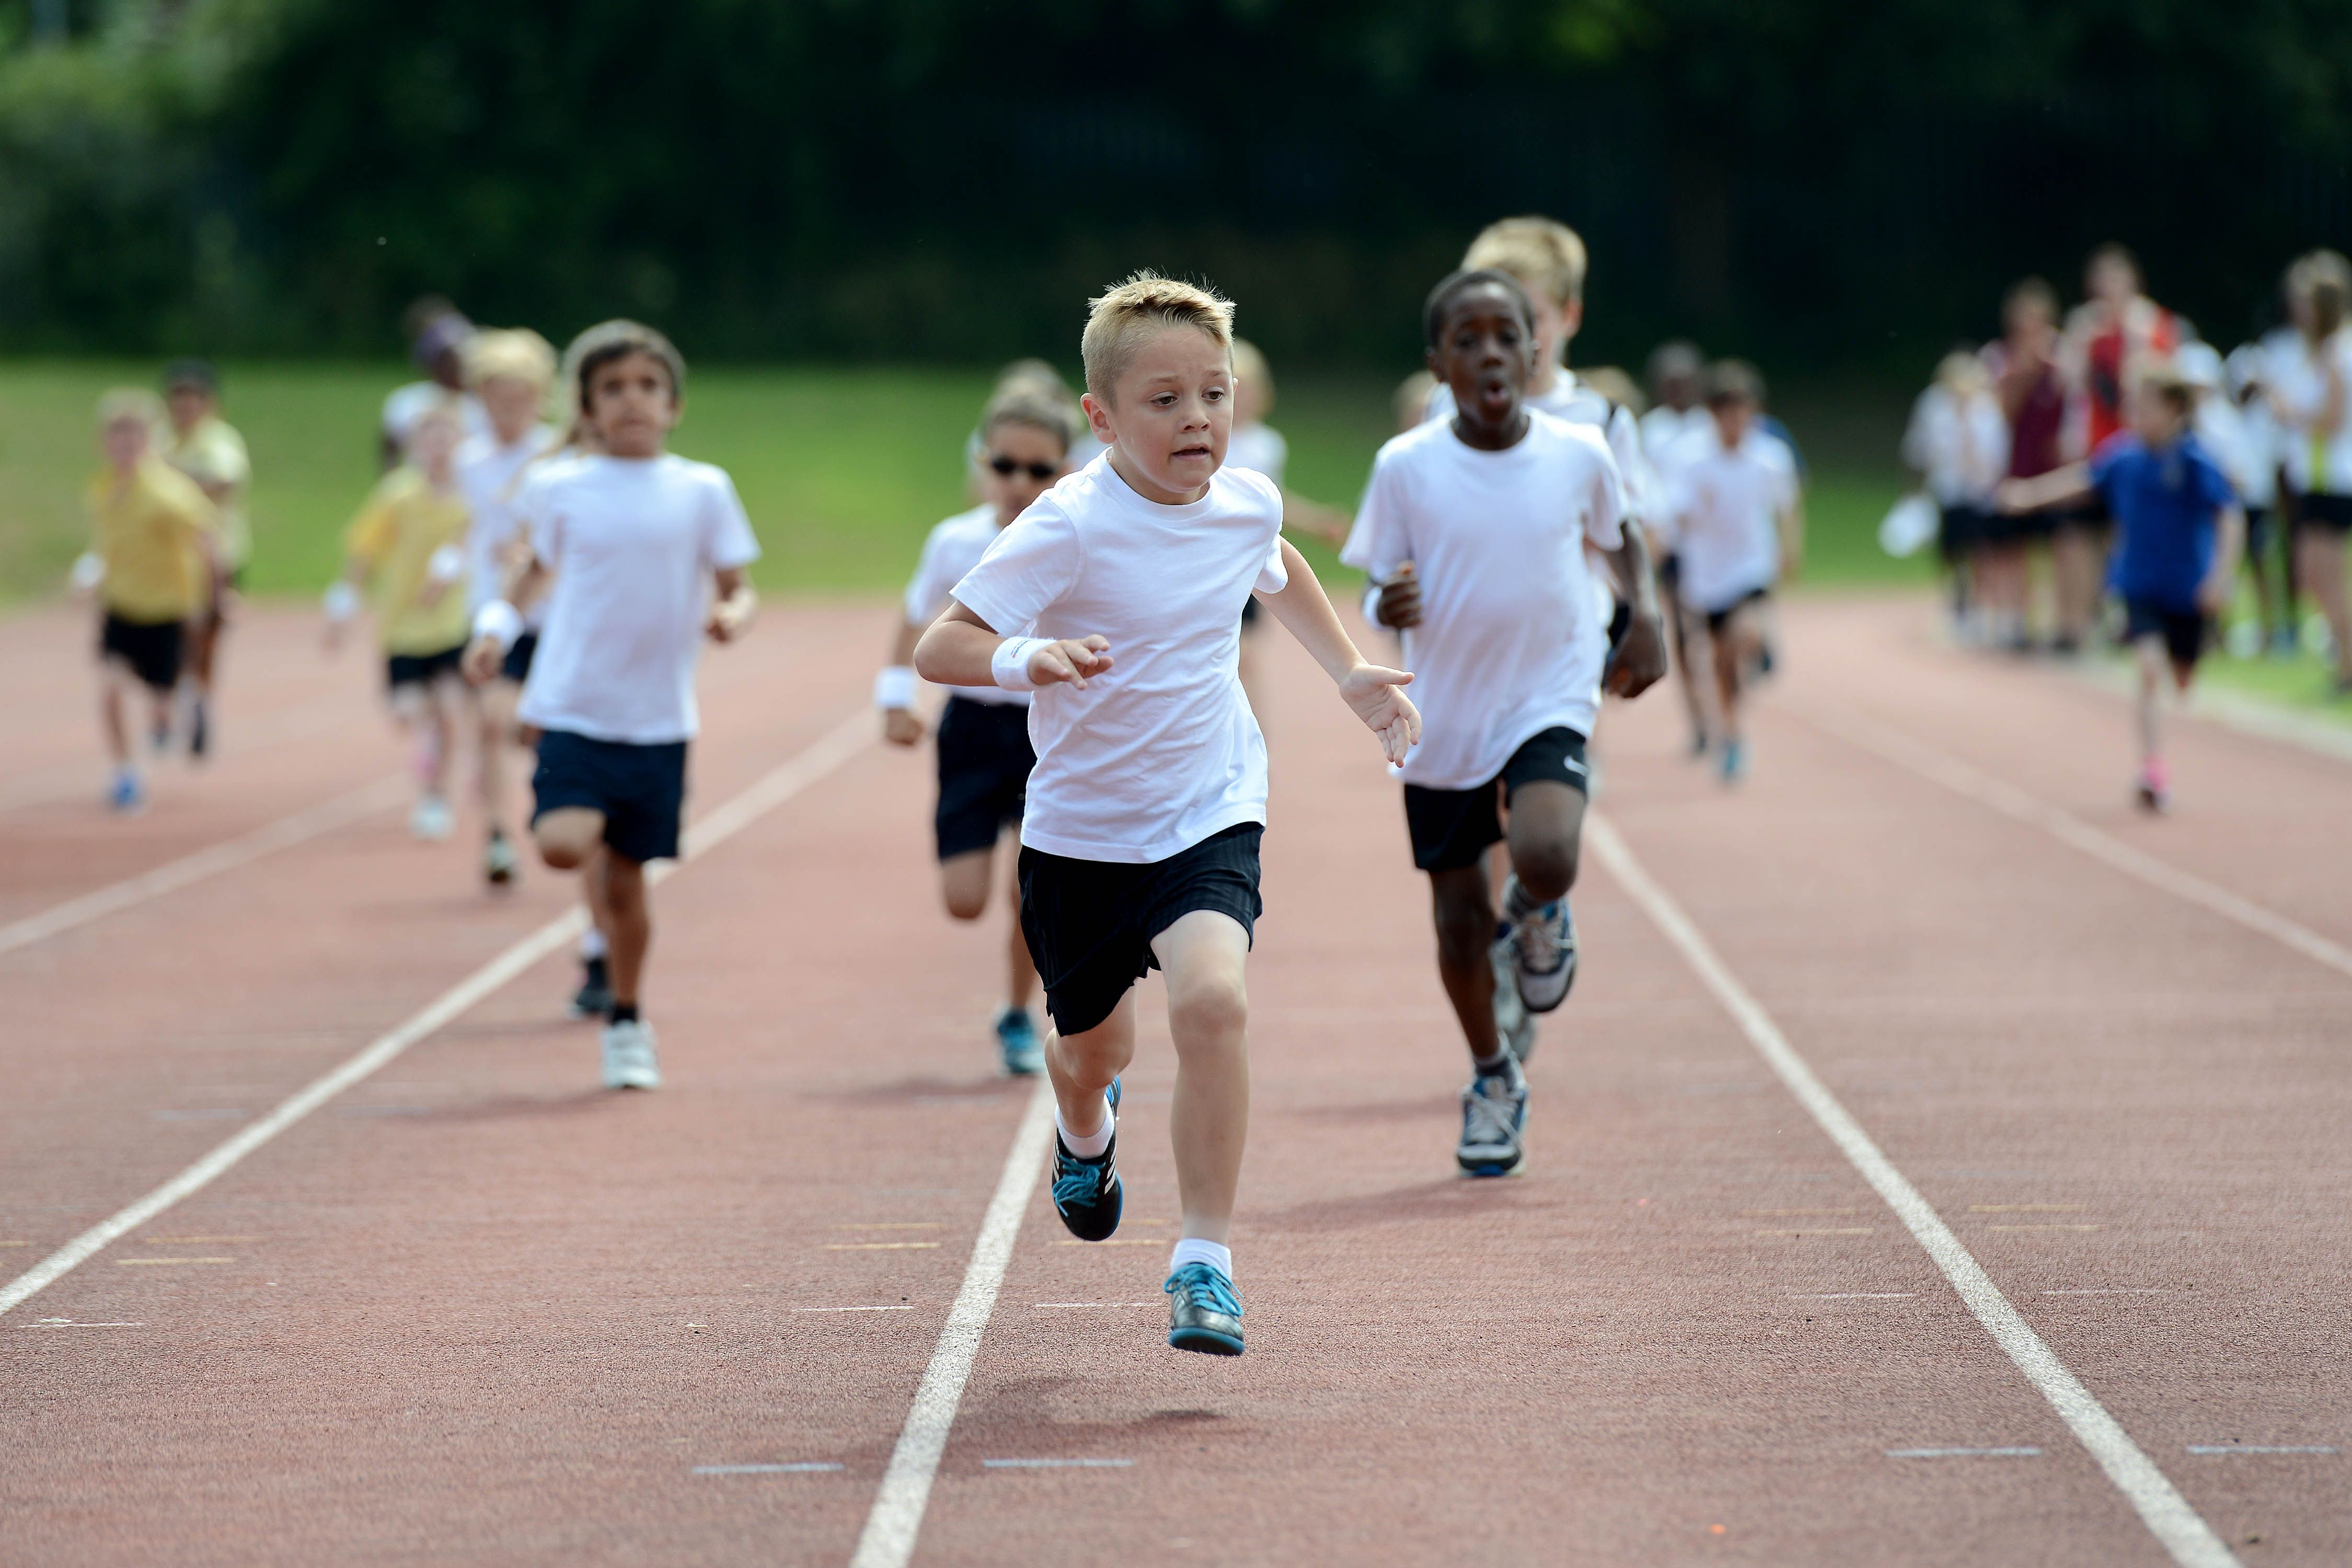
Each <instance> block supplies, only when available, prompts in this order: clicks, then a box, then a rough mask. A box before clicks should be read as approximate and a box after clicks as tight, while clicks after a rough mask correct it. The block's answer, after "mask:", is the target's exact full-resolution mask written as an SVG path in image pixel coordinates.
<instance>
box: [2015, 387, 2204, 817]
mask: <svg viewBox="0 0 2352 1568" xmlns="http://www.w3.org/2000/svg"><path fill="white" fill-rule="evenodd" d="M2195 409H2196V391H2195V389H2194V388H2192V387H2191V386H2190V385H2189V384H2188V383H2187V382H2186V381H2185V380H2183V379H2182V378H2181V376H2180V374H2179V372H2178V371H2177V370H2175V369H2173V368H2172V367H2171V366H2169V365H2161V366H2157V367H2153V368H2151V369H2150V370H2148V371H2147V373H2146V374H2143V375H2141V376H2140V378H2139V379H2138V381H2137V384H2135V385H2134V388H2133V396H2132V401H2131V428H2129V429H2127V430H2119V431H2117V432H2116V434H2115V435H2113V436H2110V437H2108V438H2107V439H2106V440H2105V441H2103V442H2101V443H2100V444H2099V448H2098V450H2097V451H2095V452H2094V453H2093V454H2092V455H2091V460H2090V461H2089V462H2088V463H2074V464H2070V465H2069V466H2067V467H2065V468H2059V469H2056V470H2054V471H2053V472H2051V473H2047V474H2044V475H2042V476H2041V477H2040V478H2038V479H2011V480H2009V481H2008V482H2007V483H2005V484H2003V485H2002V486H2001V489H2000V504H2001V508H2002V510H2006V511H2012V512H2014V511H2032V510H2038V509H2040V508H2042V507H2047V506H2053V505H2058V504H2063V503H2064V502H2067V501H2073V500H2083V499H2085V498H2087V497H2089V496H2091V495H2092V494H2094V493H2095V494H2096V495H2097V496H2098V498H2099V500H2101V501H2102V502H2104V503H2105V506H2106V509H2107V510H2108V512H2109V513H2110V514H2111V515H2112V516H2113V517H2114V518H2115V520H2116V529H2117V533H2116V547H2115V553H2114V554H2113V555H2112V556H2111V557H2110V558H2109V559H2108V563H2107V587H2108V590H2109V591H2110V592H2111V593H2113V594H2114V595H2116V598H2118V599H2120V600H2122V601H2123V606H2124V627H2125V632H2124V635H2125V637H2126V638H2127V639H2128V640H2129V641H2130V643H2131V645H2132V648H2133V652H2134V655H2135V657H2136V658H2137V660H2138V663H2139V700H2138V703H2137V717H2138V721H2139V742H2140V768H2139V778H2138V782H2137V793H2138V796H2139V803H2140V805H2142V806H2143V807H2145V808H2146V809H2147V810H2149V811H2162V810H2164V809H2165V808H2166V807H2167V806H2168V805H2170V804H2171V799H2172V781H2171V778H2170V775H2169V773H2168V771H2167V769H2166V767H2165V765H2164V755H2163V745H2162V741H2163V736H2162V728H2161V727H2162V719H2163V710H2162V698H2163V686H2164V676H2165V667H2166V666H2167V664H2169V665H2170V667H2171V675H2172V681H2173V684H2174V685H2175V686H2176V687H2178V688H2179V689H2180V690H2181V691H2182V692H2184V693H2185V692H2186V691H2187V690H2188V689H2189V681H2190V680H2191V679H2194V677H2195V676H2196V673H2197V660H2198V659H2199V658H2200V656H2202V655H2203V653H2204V651H2205V645H2206V644H2207V643H2208V642H2209V641H2210V640H2211V637H2212V631H2213V617H2214V616H2216V615H2218V614H2219V613H2220V612H2221V606H2222V605H2225V604H2227V603H2228V602H2229V595H2230V586H2231V583H2232V582H2233V581H2234V580H2235V578H2236V574H2237V570H2238V551H2239V547H2240V545H2241V542H2242V541H2243V539H2244V537H2245V528H2246V517H2245V512H2244V511H2243V510H2242V509H2241V508H2240V507H2239V505H2238V497H2237V492H2236V490H2235V489H2232V488H2231V484H2230V481H2229V479H2228V478H2227V477H2226V476H2225V475H2224V474H2223V473H2222V471H2221V466H2220V465H2219V464H2218V463H2216V462H2215V461H2214V459H2213V457H2212V455H2211V454H2210V453H2209V452H2207V451H2206V450H2205V448H2204V447H2202V446H2201V445H2200V444H2199V442H2198V439H2197V437H2195V436H2194V435H2192V434H2190V432H2189V420H2190V418H2191V416H2193V415H2194V413H2195Z"/></svg>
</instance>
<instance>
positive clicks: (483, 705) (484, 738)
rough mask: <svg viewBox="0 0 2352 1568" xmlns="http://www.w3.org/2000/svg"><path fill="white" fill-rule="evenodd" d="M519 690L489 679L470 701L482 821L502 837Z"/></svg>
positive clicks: (516, 687) (507, 681) (504, 825)
mask: <svg viewBox="0 0 2352 1568" xmlns="http://www.w3.org/2000/svg"><path fill="white" fill-rule="evenodd" d="M521 695H522V692H521V689H520V687H518V686H516V685H515V683H514V682H513V681H511V680H493V681H491V682H490V683H489V684H488V686H485V687H483V688H481V689H480V690H479V691H478V692H477V693H476V695H475V698H474V702H475V711H476V712H477V714H478V716H479V722H478V724H477V725H476V726H475V729H476V732H477V734H478V737H479V739H478V745H479V747H480V750H481V756H480V758H479V762H480V764H481V773H480V778H481V782H482V819H483V821H484V822H485V823H487V824H488V827H489V831H491V832H492V833H497V834H504V833H505V832H506V831H507V830H508V826H509V825H508V821H507V748H508V747H509V746H511V745H513V744H514V725H515V703H516V701H517V700H519V699H520V696H521Z"/></svg>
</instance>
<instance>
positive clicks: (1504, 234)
mask: <svg viewBox="0 0 2352 1568" xmlns="http://www.w3.org/2000/svg"><path fill="white" fill-rule="evenodd" d="M1462 265H1463V267H1464V268H1465V269H1469V270H1485V269H1489V268H1491V269H1492V270H1494V271H1496V272H1507V273H1509V274H1510V275H1511V276H1512V277H1514V278H1516V279H1518V280H1519V281H1520V282H1522V283H1524V284H1526V285H1527V286H1528V288H1530V289H1540V290H1541V291H1542V292H1543V293H1544V294H1545V295H1547V296H1548V297H1549V299H1550V300H1551V302H1552V303H1553V304H1555V305H1572V304H1574V303H1575V302H1576V301H1577V300H1581V299H1583V298H1584V266H1585V259H1584V241H1583V240H1582V239H1581V238H1580V237H1578V235H1577V232H1576V230H1574V229H1572V228H1570V227H1569V226H1568V225H1566V224H1564V223H1560V222H1558V221H1557V220H1555V219H1552V218H1548V217H1533V216H1530V217H1507V218H1504V219H1502V220H1501V221H1500V222H1498V223H1490V224H1488V225H1487V226H1486V227H1485V228H1483V229H1481V230H1479V231H1478V237H1477V238H1475V239H1474V240H1472V241H1471V242H1470V248H1469V249H1467V250H1465V251H1464V252H1463V253H1462Z"/></svg>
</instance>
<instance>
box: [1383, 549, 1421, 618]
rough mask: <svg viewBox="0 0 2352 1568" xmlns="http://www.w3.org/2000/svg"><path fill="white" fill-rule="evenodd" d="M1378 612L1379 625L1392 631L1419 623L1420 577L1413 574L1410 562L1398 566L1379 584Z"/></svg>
mask: <svg viewBox="0 0 2352 1568" xmlns="http://www.w3.org/2000/svg"><path fill="white" fill-rule="evenodd" d="M1378 614H1379V616H1380V617H1381V625H1382V626H1387V627H1389V628H1390V629H1391V630H1393V631H1400V632H1401V631H1403V630H1405V629H1406V628H1407V627H1410V626H1419V625H1421V579H1419V578H1418V577H1415V576H1414V575H1413V573H1412V562H1410V561H1408V562H1406V563H1404V564H1403V565H1402V566H1400V567H1398V568H1397V569H1396V575H1395V576H1393V577H1391V578H1390V579H1389V580H1388V581H1387V582H1385V583H1383V584H1381V602H1380V605H1379V606H1378Z"/></svg>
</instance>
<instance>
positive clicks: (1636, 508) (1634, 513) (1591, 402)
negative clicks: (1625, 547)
mask: <svg viewBox="0 0 2352 1568" xmlns="http://www.w3.org/2000/svg"><path fill="white" fill-rule="evenodd" d="M1527 405H1528V407H1529V408H1533V409H1538V410H1540V411H1542V412H1543V413H1546V414H1549V415H1550V416H1552V417H1554V418H1556V419H1565V420H1567V421H1568V422H1569V423H1570V425H1590V426H1592V427H1593V428H1594V429H1596V430H1598V431H1600V432H1601V434H1602V436H1604V437H1607V439H1608V442H1609V455H1610V457H1612V458H1614V459H1616V463H1617V477H1618V479H1620V481H1622V483H1623V485H1624V487H1625V515H1626V516H1628V517H1631V518H1633V520H1634V521H1637V522H1640V523H1642V524H1643V526H1644V527H1647V526H1648V525H1649V522H1650V514H1649V510H1647V508H1646V507H1645V506H1644V505H1643V502H1644V501H1645V500H1646V499H1647V497H1648V495H1649V493H1650V491H1651V489H1653V488H1654V484H1653V481H1652V479H1651V474H1650V464H1649V462H1648V460H1647V458H1645V457H1644V456H1643V453H1644V450H1645V446H1644V442H1643V432H1642V422H1641V421H1640V420H1638V419H1636V418H1634V417H1633V410H1632V409H1630V408H1627V407H1625V406H1624V405H1622V404H1619V403H1612V402H1611V401H1610V399H1609V398H1608V396H1607V395H1605V394H1603V393H1600V392H1596V391H1594V390H1593V389H1592V388H1591V387H1590V386H1588V385H1586V384H1584V383H1583V382H1580V381H1579V380H1577V379H1576V373H1575V372H1574V371H1572V370H1570V369H1568V368H1566V367H1565V366H1563V367H1562V368H1561V369H1560V370H1559V373H1558V374H1555V375H1554V376H1553V377H1552V384H1551V387H1550V390H1549V391H1547V392H1545V393H1543V394H1541V395H1535V394H1529V395H1528V398H1527ZM1455 408H1456V405H1455V403H1454V389H1453V388H1452V387H1450V386H1448V385H1446V384H1444V382H1442V381H1441V382H1439V383H1438V384H1437V386H1436V388H1435V389H1434V390H1433V391H1432V392H1431V393H1430V395H1429V405H1428V407H1427V408H1426V409H1424V410H1423V413H1422V422H1423V424H1432V423H1434V422H1436V421H1439V420H1450V419H1452V418H1453V417H1454V411H1455Z"/></svg>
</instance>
